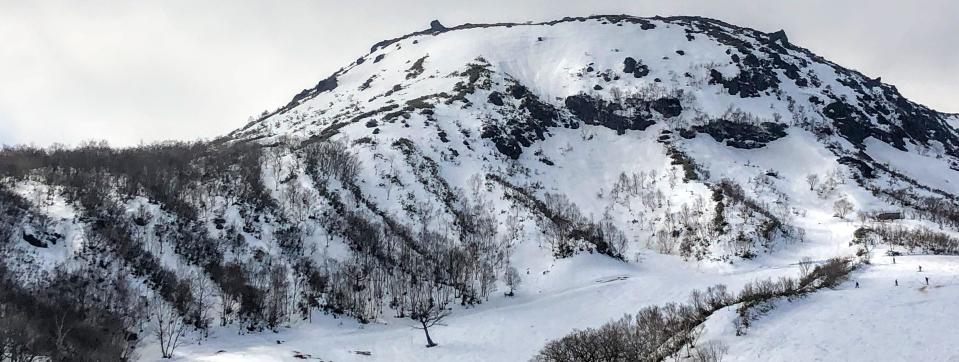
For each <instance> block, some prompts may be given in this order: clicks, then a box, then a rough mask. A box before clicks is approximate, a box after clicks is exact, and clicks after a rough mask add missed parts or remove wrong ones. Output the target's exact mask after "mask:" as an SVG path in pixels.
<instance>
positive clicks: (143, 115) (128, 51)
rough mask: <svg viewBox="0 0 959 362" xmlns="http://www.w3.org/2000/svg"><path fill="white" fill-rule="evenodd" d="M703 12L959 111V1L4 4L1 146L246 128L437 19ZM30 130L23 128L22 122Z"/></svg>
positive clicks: (124, 141)
mask: <svg viewBox="0 0 959 362" xmlns="http://www.w3.org/2000/svg"><path fill="white" fill-rule="evenodd" d="M601 13H628V14H634V15H641V16H652V15H702V16H709V17H715V18H719V19H722V20H725V21H728V22H730V23H734V24H738V25H743V26H749V27H754V28H757V29H760V30H765V31H773V30H778V29H780V28H782V29H785V30H786V31H787V33H788V34H789V36H790V39H791V40H792V41H793V42H795V43H797V44H799V45H802V46H804V47H807V48H809V49H811V50H813V51H814V52H817V53H819V54H820V55H823V56H825V57H826V58H829V59H831V60H833V61H835V62H837V63H839V64H842V65H845V66H849V67H853V68H856V69H858V70H860V71H862V72H864V73H865V74H867V75H870V76H882V78H883V80H884V81H886V82H889V83H893V84H896V85H897V86H898V87H899V89H900V90H901V91H902V92H903V93H904V94H905V95H906V96H907V97H910V98H912V99H914V100H916V101H919V102H921V103H924V104H927V105H929V106H932V107H933V108H936V109H940V110H943V111H951V112H959V102H957V97H956V95H957V94H959V46H957V45H959V44H957V43H959V42H957V41H956V40H955V38H954V36H955V35H954V34H959V21H957V20H959V19H957V18H959V2H954V1H947V0H931V1H923V2H921V3H920V4H916V3H915V2H900V1H864V0H856V1H843V2H835V1H826V0H813V1H804V2H773V1H744V0H736V1H722V2H719V1H706V0H697V1H673V0H669V1H643V2H638V1H602V2H584V1H573V0H533V1H515V0H511V1H504V0H495V1H483V2H476V1H450V0H429V1H418V2H396V1H382V0H381V1H353V2H344V1H306V0H302V1H300V0H297V1H284V2H274V1H260V0H256V1H213V2H209V1H204V2H195V1H184V0H176V1H163V2H160V1H156V2H107V1H99V0H92V1H84V2H74V1H63V2H44V1H36V2H33V1H31V2H14V1H6V0H0V44H3V46H2V47H0V115H3V118H0V132H3V135H0V142H23V143H29V142H35V143H38V144H49V143H52V142H68V143H76V142H78V141H80V140H84V139H107V140H109V141H110V142H111V143H112V144H115V145H132V144H136V143H138V142H140V141H141V140H142V141H154V140H160V139H170V138H173V139H195V138H198V137H204V138H210V137H214V136H216V135H219V134H223V133H226V132H228V131H230V130H232V129H234V128H237V127H240V126H242V125H243V124H244V123H245V122H246V120H247V117H248V116H250V115H253V114H257V113H259V112H260V111H262V110H264V109H272V108H275V107H277V106H279V105H281V104H283V103H285V102H286V101H288V100H289V98H290V97H291V96H292V95H293V94H295V93H296V92H297V91H299V90H300V89H302V88H306V87H308V86H311V85H312V84H314V83H315V82H316V81H317V80H319V79H322V78H324V77H326V76H327V75H328V74H329V73H331V72H333V71H334V70H336V69H337V68H339V67H340V66H343V65H345V64H346V63H348V62H349V61H351V60H352V59H355V58H356V57H358V56H359V55H361V54H364V53H365V52H366V51H367V50H368V49H369V46H370V45H371V44H373V43H375V42H376V41H379V40H382V39H386V38H391V37H395V36H398V35H401V34H405V33H408V32H411V31H415V30H419V29H422V28H425V27H426V26H427V24H428V22H429V21H430V20H432V19H440V20H441V21H442V22H443V23H445V24H447V25H451V24H458V23H465V22H474V23H478V22H497V21H526V20H547V19H553V18H559V17H563V16H573V15H589V14H601ZM11 129H15V130H16V131H15V132H14V131H9V133H8V130H11Z"/></svg>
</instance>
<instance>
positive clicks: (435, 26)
mask: <svg viewBox="0 0 959 362" xmlns="http://www.w3.org/2000/svg"><path fill="white" fill-rule="evenodd" d="M430 30H432V31H444V30H446V27H445V26H443V24H440V21H439V20H433V21H431V22H430Z"/></svg>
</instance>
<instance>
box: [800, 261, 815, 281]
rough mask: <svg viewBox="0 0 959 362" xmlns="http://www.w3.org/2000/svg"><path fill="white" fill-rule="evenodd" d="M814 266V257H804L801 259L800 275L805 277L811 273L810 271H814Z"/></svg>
mask: <svg viewBox="0 0 959 362" xmlns="http://www.w3.org/2000/svg"><path fill="white" fill-rule="evenodd" d="M812 267H813V262H812V258H810V257H808V256H804V257H802V259H799V277H800V278H805V277H806V276H807V275H809V273H810V272H812Z"/></svg>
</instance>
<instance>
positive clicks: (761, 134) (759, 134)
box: [680, 119, 786, 149]
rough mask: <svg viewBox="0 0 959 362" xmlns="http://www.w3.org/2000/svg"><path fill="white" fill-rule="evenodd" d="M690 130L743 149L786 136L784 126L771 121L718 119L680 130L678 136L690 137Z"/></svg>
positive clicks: (757, 146) (758, 146) (761, 145)
mask: <svg viewBox="0 0 959 362" xmlns="http://www.w3.org/2000/svg"><path fill="white" fill-rule="evenodd" d="M690 131H694V132H698V133H706V134H708V135H710V136H712V137H713V139H715V140H716V141H717V142H725V143H726V145H728V146H730V147H735V148H743V149H752V148H760V147H763V146H765V145H766V144H767V143H769V142H772V141H775V140H777V139H780V138H783V137H786V126H785V125H783V124H780V123H773V122H763V123H761V124H760V125H754V124H751V123H739V122H733V121H727V120H724V119H720V120H714V121H711V122H709V123H707V124H705V125H702V126H693V127H691V129H690V130H681V131H680V136H682V137H684V138H691V137H689V136H690Z"/></svg>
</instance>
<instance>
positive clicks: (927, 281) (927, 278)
mask: <svg viewBox="0 0 959 362" xmlns="http://www.w3.org/2000/svg"><path fill="white" fill-rule="evenodd" d="M926 285H929V277H926Z"/></svg>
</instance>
